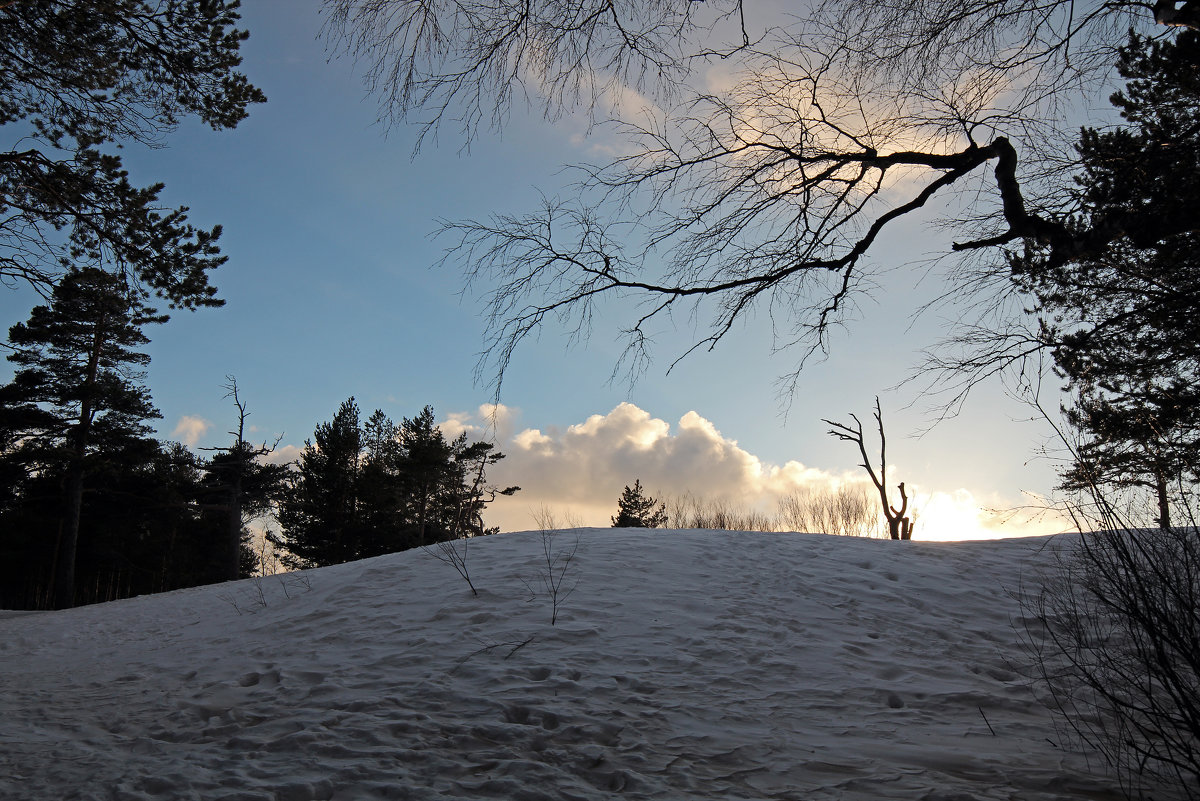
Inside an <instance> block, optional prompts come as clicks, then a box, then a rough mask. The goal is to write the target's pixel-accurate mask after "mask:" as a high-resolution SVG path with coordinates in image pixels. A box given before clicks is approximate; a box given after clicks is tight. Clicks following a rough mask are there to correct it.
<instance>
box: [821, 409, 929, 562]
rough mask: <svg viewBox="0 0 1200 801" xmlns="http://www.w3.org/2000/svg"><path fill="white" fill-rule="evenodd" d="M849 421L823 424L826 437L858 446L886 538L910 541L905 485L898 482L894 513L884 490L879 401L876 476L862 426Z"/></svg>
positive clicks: (884, 458) (883, 438) (884, 442)
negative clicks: (884, 521)
mask: <svg viewBox="0 0 1200 801" xmlns="http://www.w3.org/2000/svg"><path fill="white" fill-rule="evenodd" d="M850 419H851V420H853V421H854V425H853V426H851V425H849V424H846V423H835V422H833V421H832V420H822V421H821V422H823V423H827V424H828V425H829V426H831V428H830V429H829V435H830V436H832V437H836V438H837V439H840V440H843V441H845V442H853V443H854V444H855V445H857V446H858V452H859V454H860V455H861V456H862V465H861V467H862V468H863V469H864V470H866V471H867V475H868V476H870V477H871V483H872V484H874V485H875V489H876V490H878V492H879V501H880V503H881V505H882V509H883V516H884V518H886V519H887V525H888V534H889V536H891V538H892V539H894V540H907V539H912V529H913V520H912V518H911V517H910V516H909V511H908V493H907V492H906V491H905V489H904V482H903V481H901V482H900V484H899V485H898V486H897V487H896V489H898V490H899V491H900V508H899V509H897V508H896V507H895V506H893V505H892V503H891V502H890V501H889V500H888V490H887V436H886V435H885V434H884V432H883V412H882V411H880V408H879V397H878V396H876V397H875V424H876V427H877V428H878V429H879V472H878V473H876V472H875V468H874V467H872V466H871V457H870V455H869V454H868V453H867V445H866V440H865V438H864V435H863V426H862V423H861V422H860V421H859V419H858V418H857V417H856V416H855V415H853V414H852V415H850Z"/></svg>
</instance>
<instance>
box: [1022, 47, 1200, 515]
mask: <svg viewBox="0 0 1200 801" xmlns="http://www.w3.org/2000/svg"><path fill="white" fill-rule="evenodd" d="M1118 67H1119V70H1120V72H1121V74H1122V76H1124V77H1125V78H1126V79H1127V80H1128V83H1127V85H1126V88H1125V89H1124V91H1122V92H1119V93H1117V94H1115V95H1114V96H1113V98H1112V101H1113V103H1114V104H1115V105H1116V106H1117V107H1118V108H1119V109H1120V110H1121V114H1122V116H1123V117H1124V118H1125V120H1126V122H1127V125H1125V126H1122V127H1119V128H1116V129H1112V130H1104V131H1098V130H1094V129H1084V131H1083V132H1082V135H1081V138H1080V143H1079V153H1080V157H1081V159H1082V163H1083V166H1084V169H1083V172H1082V174H1081V175H1080V177H1079V179H1078V184H1079V190H1078V197H1079V202H1080V208H1081V212H1080V215H1079V226H1080V228H1081V229H1090V230H1098V231H1103V232H1105V236H1108V235H1109V234H1116V235H1117V236H1115V238H1114V239H1113V242H1112V245H1111V246H1110V247H1109V248H1108V249H1107V250H1106V251H1103V252H1102V254H1101V255H1100V256H1097V257H1091V258H1086V259H1079V260H1077V261H1071V262H1067V263H1065V264H1054V263H1051V262H1050V261H1049V260H1047V259H1046V258H1045V257H1044V253H1037V252H1034V253H1027V254H1025V256H1023V257H1022V258H1019V259H1014V260H1013V266H1014V276H1015V278H1016V279H1017V281H1018V283H1019V284H1021V285H1022V286H1023V287H1024V288H1026V289H1028V290H1029V291H1031V292H1032V293H1033V294H1034V295H1035V297H1036V298H1037V299H1038V301H1039V304H1040V305H1039V309H1038V311H1039V313H1040V315H1041V317H1042V319H1043V323H1042V329H1041V338H1042V339H1043V341H1045V342H1047V343H1049V344H1050V345H1051V346H1052V347H1053V349H1054V359H1055V365H1056V367H1057V369H1058V371H1059V372H1060V374H1061V375H1062V376H1063V377H1065V378H1066V379H1067V381H1068V388H1069V390H1070V391H1071V393H1072V395H1073V401H1072V403H1071V404H1070V408H1069V409H1068V419H1069V420H1070V422H1071V423H1073V424H1074V425H1075V426H1076V428H1077V429H1078V430H1079V431H1080V433H1081V434H1082V438H1083V442H1082V444H1081V447H1080V449H1079V453H1078V457H1079V458H1078V459H1077V460H1076V463H1075V464H1073V465H1072V466H1071V467H1070V468H1068V469H1067V470H1066V471H1065V472H1064V473H1063V486H1064V487H1065V488H1068V489H1088V488H1099V487H1103V486H1108V487H1118V488H1122V487H1124V488H1128V487H1141V488H1146V489H1149V490H1150V492H1151V493H1152V495H1153V496H1154V498H1155V499H1156V501H1157V506H1158V511H1159V515H1158V517H1159V524H1160V525H1161V526H1163V527H1169V526H1170V520H1171V513H1170V497H1171V496H1172V495H1173V494H1177V492H1178V490H1179V488H1180V482H1183V483H1184V484H1192V483H1194V482H1195V481H1196V479H1197V476H1196V474H1195V470H1196V468H1197V466H1200V427H1198V424H1200V318H1198V317H1197V315H1196V309H1197V308H1200V235H1198V234H1197V233H1196V232H1195V230H1194V229H1195V226H1194V216H1195V209H1196V207H1197V205H1200V35H1198V34H1197V33H1196V32H1195V31H1184V32H1182V33H1180V34H1179V35H1178V36H1177V37H1176V38H1174V39H1163V40H1151V39H1147V38H1145V37H1140V36H1136V35H1135V36H1131V38H1130V41H1129V44H1128V45H1127V46H1126V47H1124V48H1123V49H1122V51H1121V57H1120V61H1119V64H1118ZM1181 215H1182V216H1187V217H1191V218H1192V219H1193V224H1192V225H1191V226H1190V227H1191V229H1192V230H1190V231H1189V230H1187V228H1188V227H1189V226H1187V225H1182V224H1181V223H1180V218H1181ZM1177 223H1179V224H1177ZM1180 229H1183V230H1184V232H1183V233H1170V234H1166V235H1164V234H1163V232H1164V231H1167V230H1171V231H1178V230H1180Z"/></svg>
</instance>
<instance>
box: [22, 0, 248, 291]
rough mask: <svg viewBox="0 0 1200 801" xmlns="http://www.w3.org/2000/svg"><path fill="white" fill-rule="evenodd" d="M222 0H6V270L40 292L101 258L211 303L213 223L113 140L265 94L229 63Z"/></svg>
mask: <svg viewBox="0 0 1200 801" xmlns="http://www.w3.org/2000/svg"><path fill="white" fill-rule="evenodd" d="M237 8H238V3H237V2H230V1H229V0H104V2H99V0H17V2H0V31H3V46H2V47H0V131H3V132H4V133H6V134H8V143H9V144H8V146H7V147H5V146H3V145H0V279H4V280H6V281H11V280H13V279H20V280H24V281H28V282H30V283H33V284H34V285H36V286H38V287H39V288H40V289H41V290H42V291H43V292H46V291H48V289H49V288H50V287H51V286H52V285H54V284H55V283H57V282H58V280H59V279H60V278H61V277H62V275H63V273H64V272H65V271H69V270H70V269H73V268H74V267H77V266H89V267H104V268H105V269H109V270H111V271H113V272H115V273H118V274H120V275H122V276H123V277H124V278H126V279H129V281H130V282H131V283H141V284H142V285H144V286H146V287H149V288H152V289H153V290H154V291H155V292H157V293H159V294H160V295H161V296H162V297H164V298H166V299H167V300H169V301H170V302H171V304H172V305H173V306H182V307H188V308H193V307H196V306H212V305H219V304H220V303H221V301H219V300H217V299H216V298H215V293H216V290H215V289H214V288H213V287H212V286H210V285H209V283H208V271H209V270H211V269H213V268H215V267H217V266H219V265H220V264H222V263H223V262H224V261H225V258H224V257H223V256H221V255H220V251H219V250H218V248H217V245H216V242H217V239H218V238H219V237H220V234H221V229H220V226H217V227H214V228H212V229H211V230H203V229H199V230H197V229H195V228H193V227H192V226H191V225H190V224H189V223H188V221H187V213H186V212H187V209H186V208H178V209H174V210H164V209H162V208H161V207H160V203H159V194H160V192H161V191H162V188H163V187H162V185H152V186H148V187H144V188H139V187H136V186H134V185H132V184H131V183H130V182H129V178H128V175H127V173H126V172H125V170H124V169H123V167H122V164H121V159H120V157H119V156H118V155H117V154H116V153H115V152H114V151H115V150H116V149H117V148H119V147H121V146H123V145H124V144H126V143H129V142H139V143H142V144H146V145H148V146H156V145H158V144H160V143H161V140H162V137H163V135H164V134H166V133H169V132H171V131H172V130H174V129H175V128H176V127H177V126H178V125H179V123H180V121H181V120H182V119H183V118H184V117H187V116H191V115H195V116H196V117H198V118H199V119H200V120H202V121H203V122H205V123H207V124H208V125H210V126H211V127H212V128H214V129H222V128H233V127H235V126H236V125H237V124H238V123H239V122H240V121H241V120H242V119H243V118H244V117H245V116H246V114H247V108H248V107H249V106H250V105H251V104H253V103H260V102H263V101H265V100H266V98H265V96H264V95H263V94H262V92H260V91H259V90H258V89H256V88H255V87H254V86H252V85H250V83H249V82H248V81H247V80H246V78H245V76H243V75H242V74H240V73H239V72H237V71H236V70H237V67H238V66H239V64H240V63H241V56H240V55H239V52H238V51H239V48H240V46H241V43H242V42H243V41H244V40H245V39H246V37H247V34H246V33H245V32H243V31H240V30H238V29H237V28H236V25H237V22H238V19H239V16H238V13H237Z"/></svg>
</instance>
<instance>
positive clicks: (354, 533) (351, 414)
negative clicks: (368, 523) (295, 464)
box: [275, 398, 362, 568]
mask: <svg viewBox="0 0 1200 801" xmlns="http://www.w3.org/2000/svg"><path fill="white" fill-rule="evenodd" d="M358 418H359V412H358V404H357V403H356V402H355V401H354V398H349V399H347V400H346V401H344V402H343V403H342V405H341V406H340V407H339V408H338V411H337V414H336V415H334V418H333V420H332V421H330V422H328V423H322V424H320V425H319V426H317V428H316V430H315V431H314V432H313V440H305V442H304V451H303V453H302V454H301V455H300V464H299V469H298V471H297V472H296V473H294V474H293V476H292V477H291V480H290V482H289V486H288V487H287V489H286V490H285V492H284V495H283V498H282V500H281V502H280V505H279V512H278V518H279V526H280V533H279V534H278V535H277V536H276V538H275V543H276V544H277V545H279V546H281V547H282V548H284V549H285V550H286V551H287V552H288V553H287V554H286V555H284V557H283V563H284V564H285V565H287V566H288V567H291V568H305V567H317V566H320V565H333V564H339V563H341V562H349V561H351V560H353V559H358V558H359V557H360V555H361V554H360V549H359V534H360V517H359V508H358V490H359V471H360V469H361V463H362V431H361V429H360V428H359V422H358Z"/></svg>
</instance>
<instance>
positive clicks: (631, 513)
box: [612, 479, 667, 528]
mask: <svg viewBox="0 0 1200 801" xmlns="http://www.w3.org/2000/svg"><path fill="white" fill-rule="evenodd" d="M655 505H657V506H658V508H657V509H655V508H654V507H655ZM612 524H613V528H662V527H663V526H665V525H666V524H667V506H666V504H665V503H659V502H658V499H656V498H651V497H650V496H649V495H646V494H645V492H644V491H643V490H642V482H641V480H640V479H638V480H635V481H634V482H633V486H632V487H630V486H629V485H626V486H625V490H624V491H623V492H622V493H621V497H620V498H619V499H618V500H617V516H616V517H614V518H613V519H612Z"/></svg>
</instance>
